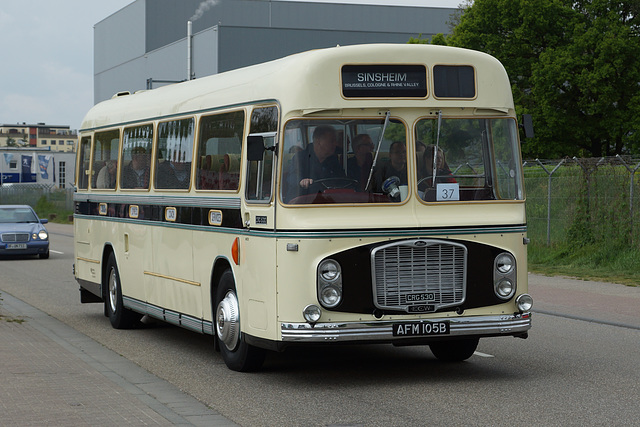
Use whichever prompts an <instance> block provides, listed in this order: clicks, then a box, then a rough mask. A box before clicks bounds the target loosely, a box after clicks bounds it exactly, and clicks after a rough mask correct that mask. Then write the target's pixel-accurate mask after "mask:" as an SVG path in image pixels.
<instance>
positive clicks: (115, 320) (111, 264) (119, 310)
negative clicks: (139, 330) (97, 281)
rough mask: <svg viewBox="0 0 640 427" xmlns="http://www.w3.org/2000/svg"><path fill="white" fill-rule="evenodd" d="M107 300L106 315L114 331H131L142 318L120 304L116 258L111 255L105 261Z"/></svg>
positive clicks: (120, 291) (120, 288)
mask: <svg viewBox="0 0 640 427" xmlns="http://www.w3.org/2000/svg"><path fill="white" fill-rule="evenodd" d="M106 281H107V283H106V285H107V286H106V288H107V298H105V302H104V303H105V305H106V308H107V310H106V313H107V316H108V317H109V321H110V322H111V326H113V327H114V328H115V329H131V328H133V327H134V326H135V325H136V323H137V322H138V321H139V320H140V318H141V317H142V316H141V315H139V314H138V313H135V312H133V311H131V310H128V309H126V308H125V307H124V304H123V303H122V287H121V283H120V273H119V272H118V265H117V264H116V257H115V255H114V254H113V253H112V254H111V255H109V260H108V261H107V275H106Z"/></svg>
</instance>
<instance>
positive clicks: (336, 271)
mask: <svg viewBox="0 0 640 427" xmlns="http://www.w3.org/2000/svg"><path fill="white" fill-rule="evenodd" d="M318 273H319V274H320V276H322V280H324V281H325V282H335V281H336V280H338V279H339V278H340V264H338V263H337V262H335V261H334V260H332V259H328V260H325V261H322V262H321V263H320V265H319V266H318Z"/></svg>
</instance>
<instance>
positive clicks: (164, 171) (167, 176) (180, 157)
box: [155, 118, 195, 190]
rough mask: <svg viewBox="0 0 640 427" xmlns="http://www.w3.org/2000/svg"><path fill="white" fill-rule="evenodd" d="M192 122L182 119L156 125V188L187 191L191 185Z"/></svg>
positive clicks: (191, 119)
mask: <svg viewBox="0 0 640 427" xmlns="http://www.w3.org/2000/svg"><path fill="white" fill-rule="evenodd" d="M194 127H195V126H194V120H193V118H190V119H182V120H174V121H170V122H163V123H160V124H159V125H158V149H157V150H156V174H155V187H156V188H175V189H181V190H184V189H188V188H189V185H190V183H191V159H192V158H193V132H194Z"/></svg>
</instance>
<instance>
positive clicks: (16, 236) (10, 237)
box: [0, 233, 29, 243]
mask: <svg viewBox="0 0 640 427" xmlns="http://www.w3.org/2000/svg"><path fill="white" fill-rule="evenodd" d="M0 237H1V238H2V241H3V242H5V243H9V242H11V243H14V242H18V243H24V242H28V241H29V233H4V234H3V235H2V236H0Z"/></svg>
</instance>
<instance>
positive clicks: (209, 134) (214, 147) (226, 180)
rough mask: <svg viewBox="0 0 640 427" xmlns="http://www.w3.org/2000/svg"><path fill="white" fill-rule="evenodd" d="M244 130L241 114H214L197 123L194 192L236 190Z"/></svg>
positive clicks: (237, 112) (238, 180)
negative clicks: (198, 126)
mask: <svg viewBox="0 0 640 427" xmlns="http://www.w3.org/2000/svg"><path fill="white" fill-rule="evenodd" d="M243 130H244V111H234V112H231V113H223V114H216V115H214V116H207V117H203V118H202V119H201V120H200V134H199V136H198V153H197V159H198V165H197V172H196V189H198V190H232V191H235V190H237V189H238V186H239V185H240V153H241V152H242V140H243Z"/></svg>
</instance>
